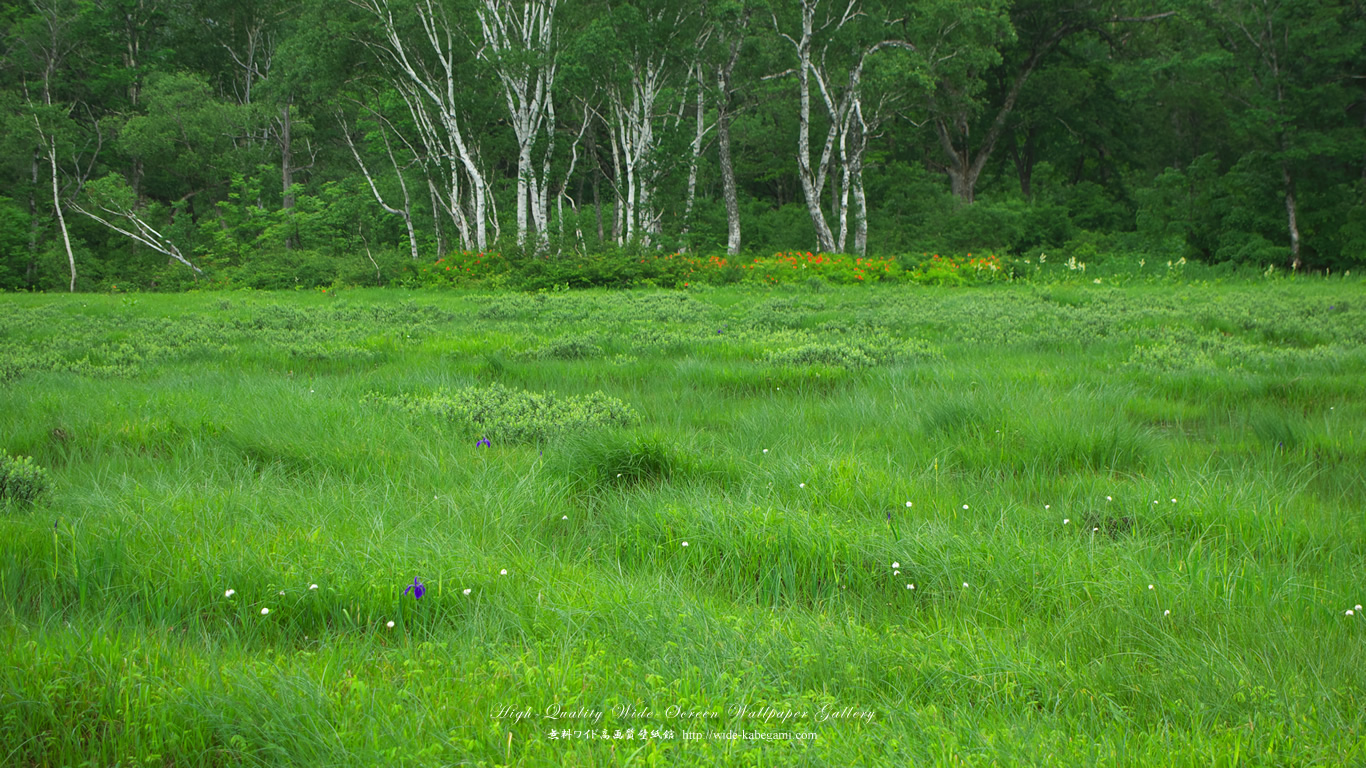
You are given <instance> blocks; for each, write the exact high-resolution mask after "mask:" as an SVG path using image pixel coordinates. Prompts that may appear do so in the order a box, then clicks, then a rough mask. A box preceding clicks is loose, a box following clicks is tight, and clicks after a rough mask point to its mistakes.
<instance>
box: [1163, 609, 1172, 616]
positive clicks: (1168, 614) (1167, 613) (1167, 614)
mask: <svg viewBox="0 0 1366 768" xmlns="http://www.w3.org/2000/svg"><path fill="white" fill-rule="evenodd" d="M1162 615H1163V616H1170V615H1172V612H1171V611H1169V610H1168V611H1163V612H1162Z"/></svg>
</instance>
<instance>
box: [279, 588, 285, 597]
mask: <svg viewBox="0 0 1366 768" xmlns="http://www.w3.org/2000/svg"><path fill="white" fill-rule="evenodd" d="M284 596H285V591H284V590H283V589H282V590H280V597H284Z"/></svg>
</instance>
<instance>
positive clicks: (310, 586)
mask: <svg viewBox="0 0 1366 768" xmlns="http://www.w3.org/2000/svg"><path fill="white" fill-rule="evenodd" d="M308 588H309V589H317V588H318V585H317V584H309V585H308Z"/></svg>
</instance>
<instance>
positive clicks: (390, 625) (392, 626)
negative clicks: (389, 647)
mask: <svg viewBox="0 0 1366 768" xmlns="http://www.w3.org/2000/svg"><path fill="white" fill-rule="evenodd" d="M384 626H386V627H388V628H389V629H393V628H394V622H392V621H390V622H389V623H388V624H385V625H384Z"/></svg>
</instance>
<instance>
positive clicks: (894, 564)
mask: <svg viewBox="0 0 1366 768" xmlns="http://www.w3.org/2000/svg"><path fill="white" fill-rule="evenodd" d="M892 567H893V568H900V567H901V563H892Z"/></svg>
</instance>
